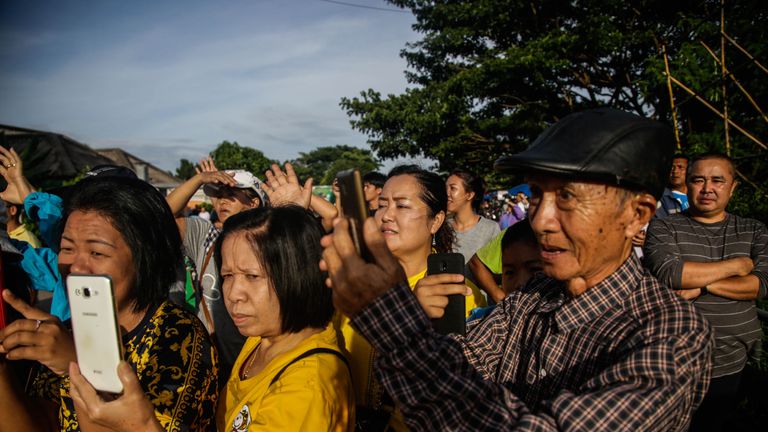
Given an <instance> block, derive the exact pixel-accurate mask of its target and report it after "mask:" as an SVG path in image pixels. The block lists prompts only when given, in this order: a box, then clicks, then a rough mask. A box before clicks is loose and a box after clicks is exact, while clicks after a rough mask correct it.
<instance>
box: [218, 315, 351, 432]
mask: <svg viewBox="0 0 768 432" xmlns="http://www.w3.org/2000/svg"><path fill="white" fill-rule="evenodd" d="M260 342H261V338H259V337H249V338H248V339H247V340H246V341H245V345H244V346H243V349H242V351H240V355H239V356H238V357H237V360H236V361H235V365H234V367H233V368H232V375H231V376H230V378H229V382H227V386H226V388H225V392H224V393H223V394H222V396H221V398H220V401H219V408H218V411H217V417H216V424H217V426H218V430H219V431H220V432H230V431H231V432H244V431H304V430H311V431H353V430H354V428H355V411H354V410H355V397H354V392H353V390H352V382H351V380H350V375H349V371H348V368H347V365H346V364H345V363H344V361H343V360H342V359H341V358H339V357H337V356H336V355H333V354H331V353H320V354H313V355H309V356H307V357H305V358H303V359H301V360H299V361H297V362H295V363H292V364H290V365H289V363H291V362H292V361H293V360H294V359H296V358H297V357H298V356H300V355H301V354H303V353H305V352H307V351H309V350H311V349H314V348H326V349H331V350H334V351H339V347H338V344H337V341H336V333H335V331H334V329H333V327H332V326H330V325H329V326H328V328H326V329H325V330H324V331H322V332H321V333H317V334H314V335H312V336H310V337H308V338H307V339H305V340H304V341H302V342H301V343H300V344H299V345H297V346H296V347H294V348H293V349H291V350H290V351H287V352H285V353H283V354H280V355H279V356H277V357H275V358H274V359H273V360H272V361H271V362H270V363H269V364H268V365H267V366H266V367H265V368H264V369H263V370H262V371H261V372H260V373H259V374H258V375H256V376H253V377H250V378H247V379H244V380H241V379H240V371H241V369H242V367H243V363H244V362H245V360H246V359H247V358H248V356H249V355H250V354H251V352H253V350H254V349H256V347H258V345H259V343H260ZM286 365H289V366H288V367H287V368H286V369H285V370H284V371H283V373H282V374H281V375H280V377H279V378H278V380H277V381H276V382H275V383H274V384H272V385H270V383H271V382H272V380H273V379H274V377H275V376H276V375H277V374H278V372H280V371H281V370H282V369H283V368H284V367H285V366H286Z"/></svg>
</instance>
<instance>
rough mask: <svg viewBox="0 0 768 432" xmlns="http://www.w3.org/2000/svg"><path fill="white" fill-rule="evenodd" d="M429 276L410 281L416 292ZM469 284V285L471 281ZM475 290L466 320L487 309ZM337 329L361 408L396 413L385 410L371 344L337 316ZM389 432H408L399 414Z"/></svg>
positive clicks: (469, 300) (473, 286)
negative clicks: (374, 366)
mask: <svg viewBox="0 0 768 432" xmlns="http://www.w3.org/2000/svg"><path fill="white" fill-rule="evenodd" d="M426 275H427V269H424V270H423V271H421V272H419V273H417V274H415V275H413V276H411V277H409V278H408V286H410V287H411V289H412V290H413V289H414V288H416V283H418V282H419V281H420V280H421V279H423V278H424V276H426ZM467 282H469V281H467ZM468 286H469V287H470V288H471V289H472V295H471V296H468V297H466V316H469V314H470V313H471V312H472V309H474V308H476V307H484V306H486V304H487V303H486V300H485V296H484V295H483V294H482V292H481V291H480V290H479V289H478V288H477V286H475V285H473V284H468ZM333 321H334V325H335V326H336V328H337V329H338V330H339V332H340V333H341V336H340V337H342V338H343V340H344V349H345V351H346V354H347V358H348V359H349V366H350V369H351V370H352V384H353V385H354V388H355V396H356V398H357V404H358V405H359V406H364V407H369V408H372V409H375V410H380V409H384V410H392V409H393V407H387V406H384V405H383V404H385V403H386V402H387V401H386V400H384V399H385V398H384V388H383V387H382V386H381V384H379V382H378V381H377V380H376V379H375V377H374V374H373V362H374V357H375V355H374V351H373V347H372V346H371V344H370V343H368V341H367V340H366V339H365V338H364V337H363V336H362V335H360V334H359V333H358V332H357V331H355V329H354V328H352V325H350V320H349V318H348V317H347V316H345V315H343V314H341V313H338V312H337V313H336V315H335V316H334V320H333ZM389 428H390V429H392V430H395V431H397V432H400V431H406V430H408V429H407V428H406V427H405V423H404V422H403V420H402V416H401V415H400V413H399V412H397V413H396V414H395V415H393V416H392V418H391V420H390V423H389Z"/></svg>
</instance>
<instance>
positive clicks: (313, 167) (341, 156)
mask: <svg viewBox="0 0 768 432" xmlns="http://www.w3.org/2000/svg"><path fill="white" fill-rule="evenodd" d="M290 162H291V163H292V164H293V166H294V169H295V170H296V174H298V176H299V177H300V178H302V179H306V178H309V177H312V178H314V179H315V183H316V184H325V185H328V184H331V183H332V182H333V179H334V178H335V176H336V173H337V172H338V171H341V170H344V169H348V168H357V169H359V170H360V172H361V173H366V172H368V171H373V170H376V169H378V168H379V167H380V166H381V164H380V163H379V160H378V159H377V158H376V157H375V156H374V155H373V153H372V152H371V151H370V150H364V149H359V148H357V147H351V146H347V145H337V146H327V147H318V148H316V149H315V150H312V151H310V152H308V153H304V152H302V153H299V157H298V158H296V159H294V160H292V161H290Z"/></svg>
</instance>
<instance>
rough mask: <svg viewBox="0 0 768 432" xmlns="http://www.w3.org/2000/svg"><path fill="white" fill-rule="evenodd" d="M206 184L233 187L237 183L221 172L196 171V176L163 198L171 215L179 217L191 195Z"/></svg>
mask: <svg viewBox="0 0 768 432" xmlns="http://www.w3.org/2000/svg"><path fill="white" fill-rule="evenodd" d="M206 184H222V185H225V186H234V185H235V184H237V183H236V182H235V180H234V178H232V176H230V175H229V174H227V173H225V172H223V171H200V170H198V172H197V174H195V175H194V176H192V177H191V178H190V179H189V180H187V181H185V182H184V183H182V184H181V186H179V187H177V188H176V189H174V190H173V192H171V193H170V194H168V196H167V197H166V198H165V200H166V201H167V202H168V206H169V207H170V208H171V211H172V212H173V214H174V215H175V216H179V215H180V214H181V212H182V211H183V210H184V208H185V207H186V206H187V203H188V202H189V200H190V199H191V198H192V195H194V194H195V192H197V190H198V189H200V187H201V186H203V185H206Z"/></svg>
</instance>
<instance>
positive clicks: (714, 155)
mask: <svg viewBox="0 0 768 432" xmlns="http://www.w3.org/2000/svg"><path fill="white" fill-rule="evenodd" d="M710 159H720V160H722V161H725V162H727V163H728V167H729V168H730V169H731V177H733V180H734V181H735V180H736V165H734V164H733V159H731V157H730V156H728V155H727V154H725V153H720V152H708V153H701V154H698V155H695V156H694V157H693V158H691V160H689V161H688V169H687V171H686V173H685V180H686V181H688V176H689V175H691V169H693V165H695V164H696V162H699V161H703V160H710Z"/></svg>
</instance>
